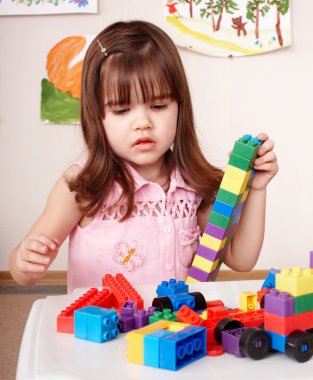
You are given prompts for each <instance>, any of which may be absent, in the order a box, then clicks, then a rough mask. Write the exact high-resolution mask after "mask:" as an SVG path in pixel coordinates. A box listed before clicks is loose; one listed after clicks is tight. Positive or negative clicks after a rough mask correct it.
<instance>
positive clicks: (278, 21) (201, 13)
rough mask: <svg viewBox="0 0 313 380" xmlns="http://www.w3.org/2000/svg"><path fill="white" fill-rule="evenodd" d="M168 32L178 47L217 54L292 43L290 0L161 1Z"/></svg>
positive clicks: (248, 52) (247, 52)
mask: <svg viewBox="0 0 313 380" xmlns="http://www.w3.org/2000/svg"><path fill="white" fill-rule="evenodd" d="M163 6H164V16H165V20H166V25H167V31H168V33H169V34H170V36H171V37H172V39H173V40H174V42H175V43H176V44H177V45H178V46H181V47H184V48H187V49H190V50H194V51H197V52H199V53H203V54H206V55H211V56H217V57H235V56H244V55H252V54H261V53H267V52H269V51H272V50H276V49H280V48H283V47H286V46H289V45H290V44H291V29H290V6H289V0H163Z"/></svg>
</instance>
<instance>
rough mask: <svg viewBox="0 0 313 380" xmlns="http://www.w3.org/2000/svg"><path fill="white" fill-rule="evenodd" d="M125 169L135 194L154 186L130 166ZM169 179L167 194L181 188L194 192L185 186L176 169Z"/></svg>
mask: <svg viewBox="0 0 313 380" xmlns="http://www.w3.org/2000/svg"><path fill="white" fill-rule="evenodd" d="M127 167H128V169H129V171H130V173H131V175H132V176H133V178H134V181H135V192H137V191H139V190H140V189H141V188H142V187H144V186H147V185H154V186H155V185H156V184H155V183H154V182H149V181H147V180H146V179H144V178H143V177H142V176H141V175H140V174H139V173H138V172H137V171H136V170H135V169H134V168H133V167H132V166H131V165H129V164H128V165H127ZM170 178H171V182H170V187H169V190H168V192H169V193H170V192H174V191H175V190H176V189H177V188H183V189H185V190H190V191H193V192H196V191H195V190H194V189H192V188H191V187H190V186H188V185H187V184H186V182H185V181H184V179H183V177H182V175H181V173H180V170H179V169H178V168H177V167H176V168H174V169H173V170H172V172H171V175H170Z"/></svg>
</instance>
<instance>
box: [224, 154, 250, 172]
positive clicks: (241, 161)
mask: <svg viewBox="0 0 313 380" xmlns="http://www.w3.org/2000/svg"><path fill="white" fill-rule="evenodd" d="M228 164H229V165H231V166H235V167H236V168H238V169H241V170H244V171H246V172H247V171H249V170H251V169H252V164H251V160H249V159H248V158H244V157H241V156H238V154H235V153H232V154H231V155H230V157H229V161H228Z"/></svg>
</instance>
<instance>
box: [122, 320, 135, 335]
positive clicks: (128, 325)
mask: <svg viewBox="0 0 313 380" xmlns="http://www.w3.org/2000/svg"><path fill="white" fill-rule="evenodd" d="M118 328H119V330H120V332H121V333H127V332H128V331H131V330H134V328H135V318H134V317H125V316H121V317H120V320H119V322H118Z"/></svg>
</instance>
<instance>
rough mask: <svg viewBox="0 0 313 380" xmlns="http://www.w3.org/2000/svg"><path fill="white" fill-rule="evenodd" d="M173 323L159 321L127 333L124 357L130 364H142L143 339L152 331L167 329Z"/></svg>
mask: <svg viewBox="0 0 313 380" xmlns="http://www.w3.org/2000/svg"><path fill="white" fill-rule="evenodd" d="M172 323H173V322H172V321H165V320H160V321H157V322H155V323H152V324H151V325H148V326H145V327H142V328H141V329H138V330H133V331H131V332H129V333H128V334H127V336H126V341H127V350H126V356H127V359H128V361H130V362H131V363H137V364H143V338H144V336H145V335H147V334H151V333H153V332H154V331H157V330H161V329H167V328H168V327H169V326H170V325H171V324H172Z"/></svg>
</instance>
